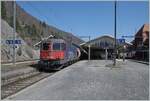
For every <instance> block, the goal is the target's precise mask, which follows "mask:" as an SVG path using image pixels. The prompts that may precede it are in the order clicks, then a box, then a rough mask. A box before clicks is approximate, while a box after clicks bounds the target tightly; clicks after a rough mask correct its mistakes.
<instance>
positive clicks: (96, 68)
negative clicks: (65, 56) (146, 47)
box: [7, 60, 149, 100]
mask: <svg viewBox="0 0 150 101" xmlns="http://www.w3.org/2000/svg"><path fill="white" fill-rule="evenodd" d="M117 62H119V63H120V68H110V67H107V66H106V65H107V64H111V63H112V61H111V60H107V61H105V60H91V61H90V62H88V61H86V60H83V61H79V62H77V63H75V64H73V65H71V66H69V67H66V68H65V69H63V70H61V71H59V72H57V73H55V74H54V75H52V76H50V77H48V78H46V79H43V80H41V81H39V82H38V83H36V84H34V85H32V86H30V87H28V88H26V89H24V90H22V91H20V92H18V93H16V94H15V95H12V96H10V97H8V98H7V99H12V100H148V99H149V66H148V65H145V64H140V63H136V62H132V61H128V60H127V61H125V62H124V63H123V62H122V61H117Z"/></svg>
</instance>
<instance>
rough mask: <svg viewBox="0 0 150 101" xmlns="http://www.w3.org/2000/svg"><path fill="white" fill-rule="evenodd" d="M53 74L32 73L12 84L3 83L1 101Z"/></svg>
mask: <svg viewBox="0 0 150 101" xmlns="http://www.w3.org/2000/svg"><path fill="white" fill-rule="evenodd" d="M54 73H55V72H51V73H45V72H38V71H36V72H34V73H32V74H30V75H28V76H26V77H22V78H20V79H17V80H15V81H13V82H9V83H5V84H3V85H2V86H1V99H4V98H6V97H8V96H10V95H13V94H15V93H17V92H19V91H20V90H22V89H24V88H26V87H28V86H30V85H32V84H34V83H36V82H38V81H40V80H42V79H44V78H46V77H48V76H51V75H52V74H54Z"/></svg>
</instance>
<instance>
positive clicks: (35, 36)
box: [2, 1, 83, 47]
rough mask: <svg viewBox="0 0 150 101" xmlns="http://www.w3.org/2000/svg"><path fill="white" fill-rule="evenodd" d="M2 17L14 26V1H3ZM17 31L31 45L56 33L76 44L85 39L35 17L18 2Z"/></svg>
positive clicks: (58, 36) (57, 35)
mask: <svg viewBox="0 0 150 101" xmlns="http://www.w3.org/2000/svg"><path fill="white" fill-rule="evenodd" d="M2 15H3V16H2V19H4V20H5V21H7V22H8V24H9V25H10V26H11V27H13V2H12V1H3V2H2ZM16 31H17V33H18V34H19V35H20V37H21V38H22V39H23V40H25V41H26V42H27V44H28V45H30V46H31V47H32V46H33V45H34V44H35V43H37V42H39V41H40V40H41V39H42V38H46V37H48V36H49V35H54V36H55V37H57V38H63V39H65V40H68V41H72V42H73V43H75V44H81V43H82V42H83V40H81V39H79V38H78V37H76V36H74V35H73V34H71V33H68V32H65V31H62V30H60V29H58V28H55V27H53V26H50V25H48V24H46V23H45V22H42V21H40V20H39V19H37V18H35V17H33V16H32V15H30V14H29V13H27V12H26V11H25V10H24V9H23V8H21V7H20V6H19V5H18V4H17V3H16Z"/></svg>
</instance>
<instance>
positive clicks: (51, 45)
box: [38, 38, 81, 70]
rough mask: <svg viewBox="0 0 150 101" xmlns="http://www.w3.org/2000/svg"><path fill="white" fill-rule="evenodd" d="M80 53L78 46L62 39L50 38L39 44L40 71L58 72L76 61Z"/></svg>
mask: <svg viewBox="0 0 150 101" xmlns="http://www.w3.org/2000/svg"><path fill="white" fill-rule="evenodd" d="M80 56H81V51H80V48H79V46H78V45H76V44H74V43H71V42H68V41H65V40H64V39H56V38H51V39H48V40H45V41H42V42H41V44H40V60H39V61H38V69H40V70H60V69H61V68H62V67H64V66H67V65H70V64H72V63H74V62H75V61H78V60H79V58H80Z"/></svg>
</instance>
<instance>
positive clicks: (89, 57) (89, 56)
mask: <svg viewBox="0 0 150 101" xmlns="http://www.w3.org/2000/svg"><path fill="white" fill-rule="evenodd" d="M88 47H89V55H88V60H89V61H90V59H91V49H90V47H91V46H90V36H89V46H88Z"/></svg>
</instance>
